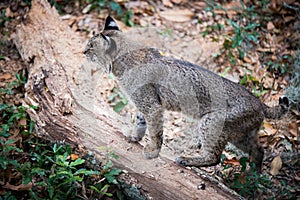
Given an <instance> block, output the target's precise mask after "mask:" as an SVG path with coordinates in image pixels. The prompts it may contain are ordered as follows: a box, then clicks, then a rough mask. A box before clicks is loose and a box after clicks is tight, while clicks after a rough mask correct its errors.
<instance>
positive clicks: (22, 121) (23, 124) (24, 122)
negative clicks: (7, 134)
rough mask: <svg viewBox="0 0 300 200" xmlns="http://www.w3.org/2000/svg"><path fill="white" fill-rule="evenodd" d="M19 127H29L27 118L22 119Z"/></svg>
mask: <svg viewBox="0 0 300 200" xmlns="http://www.w3.org/2000/svg"><path fill="white" fill-rule="evenodd" d="M19 125H21V126H26V125H27V122H26V118H22V119H20V121H19Z"/></svg>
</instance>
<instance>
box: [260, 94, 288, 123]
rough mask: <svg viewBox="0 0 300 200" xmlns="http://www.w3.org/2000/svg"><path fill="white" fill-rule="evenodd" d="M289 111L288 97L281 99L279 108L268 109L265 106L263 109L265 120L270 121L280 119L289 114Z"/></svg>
mask: <svg viewBox="0 0 300 200" xmlns="http://www.w3.org/2000/svg"><path fill="white" fill-rule="evenodd" d="M288 109H289V100H288V98H287V97H280V98H279V105H278V106H274V107H268V106H267V105H264V107H263V110H264V114H265V118H268V119H279V118H280V117H282V116H283V115H284V114H285V113H287V111H288Z"/></svg>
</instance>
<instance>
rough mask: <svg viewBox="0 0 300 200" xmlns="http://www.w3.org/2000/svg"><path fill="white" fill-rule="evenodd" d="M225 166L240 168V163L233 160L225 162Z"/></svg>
mask: <svg viewBox="0 0 300 200" xmlns="http://www.w3.org/2000/svg"><path fill="white" fill-rule="evenodd" d="M224 164H226V165H229V164H230V165H232V166H240V161H239V160H237V159H236V158H232V159H230V160H224Z"/></svg>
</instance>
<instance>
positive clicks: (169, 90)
mask: <svg viewBox="0 0 300 200" xmlns="http://www.w3.org/2000/svg"><path fill="white" fill-rule="evenodd" d="M84 53H85V55H86V56H87V58H88V59H89V60H90V61H92V62H96V63H97V66H98V67H99V68H100V69H101V70H103V71H105V72H108V73H110V72H111V73H113V74H114V75H115V76H116V78H117V80H118V83H119V85H120V87H121V88H122V90H123V92H124V93H126V94H127V96H128V97H129V98H130V100H131V101H132V102H133V103H134V104H135V106H136V108H137V110H138V111H139V114H138V115H137V117H138V119H137V127H136V131H135V134H134V135H132V136H131V138H130V139H131V140H132V141H139V140H141V139H142V138H143V137H144V135H145V133H146V129H148V132H147V134H148V137H149V142H148V143H147V144H146V146H145V147H144V149H143V155H144V156H145V157H146V158H149V159H150V158H155V157H157V156H158V155H159V152H160V150H161V146H162V143H163V113H164V111H166V110H170V111H177V112H182V113H183V114H185V115H188V116H191V117H193V118H195V119H197V120H198V122H199V126H198V131H197V133H195V134H197V135H198V137H199V141H200V142H201V145H198V146H201V149H200V151H201V154H200V156H197V157H178V158H177V159H176V162H177V164H179V165H182V166H209V165H215V164H217V163H218V162H219V161H220V157H221V153H222V151H223V149H224V147H225V145H226V144H227V142H232V143H234V144H235V145H236V146H237V147H238V148H240V149H241V150H243V151H245V152H248V153H249V154H250V155H251V157H252V159H253V161H254V162H255V163H256V165H257V167H258V168H260V167H261V162H262V159H263V150H262V148H261V147H260V146H259V145H258V143H257V134H256V133H257V131H258V130H259V128H260V126H261V123H262V121H263V120H264V118H265V117H267V118H273V119H276V118H279V117H281V116H282V115H283V114H285V113H286V112H287V110H288V106H289V102H288V99H287V98H286V97H283V98H281V99H280V100H279V105H278V106H276V107H273V108H270V107H268V106H266V105H265V104H264V103H262V102H260V100H259V99H258V98H256V97H255V96H254V95H253V94H251V92H249V91H248V90H247V89H245V88H244V87H242V86H241V85H239V84H236V83H233V82H231V81H229V80H227V79H225V78H223V77H220V76H218V75H216V74H214V73H212V72H210V71H208V70H206V69H204V68H202V67H200V66H197V65H195V64H192V63H189V62H186V61H182V60H177V59H173V58H168V57H164V56H162V55H161V54H160V53H159V51H158V50H156V49H154V48H149V47H140V46H138V45H133V44H132V43H131V42H130V41H129V40H128V39H127V38H126V37H125V36H124V34H123V33H122V32H121V31H120V30H119V28H118V26H117V24H116V22H115V21H114V20H113V19H112V18H111V17H109V16H108V17H107V19H106V22H105V27H104V30H103V32H101V33H100V34H97V35H95V36H94V37H93V38H91V39H90V41H89V43H88V45H87V47H86V49H85V52H84Z"/></svg>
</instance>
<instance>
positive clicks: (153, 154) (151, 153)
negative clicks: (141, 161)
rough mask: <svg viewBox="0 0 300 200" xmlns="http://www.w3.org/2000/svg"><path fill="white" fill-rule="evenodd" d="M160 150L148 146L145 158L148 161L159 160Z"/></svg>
mask: <svg viewBox="0 0 300 200" xmlns="http://www.w3.org/2000/svg"><path fill="white" fill-rule="evenodd" d="M159 152H160V149H158V148H152V147H150V145H148V144H147V145H146V146H145V147H144V149H143V156H144V157H145V158H147V159H152V158H157V157H158V155H159Z"/></svg>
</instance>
